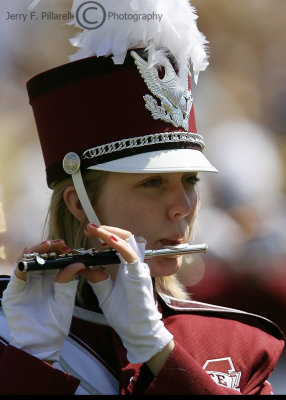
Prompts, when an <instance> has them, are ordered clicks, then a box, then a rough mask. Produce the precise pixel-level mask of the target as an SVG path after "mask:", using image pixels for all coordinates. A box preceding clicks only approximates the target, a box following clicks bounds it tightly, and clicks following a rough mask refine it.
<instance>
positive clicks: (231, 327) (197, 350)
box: [127, 316, 284, 395]
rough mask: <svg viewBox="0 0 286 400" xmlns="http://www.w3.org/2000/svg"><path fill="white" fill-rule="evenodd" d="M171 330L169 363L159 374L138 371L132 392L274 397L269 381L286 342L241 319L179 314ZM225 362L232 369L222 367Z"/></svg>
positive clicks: (144, 369) (146, 369) (174, 319)
mask: <svg viewBox="0 0 286 400" xmlns="http://www.w3.org/2000/svg"><path fill="white" fill-rule="evenodd" d="M190 318H191V319H190ZM168 328H169V329H170V330H171V332H172V333H173V334H174V342H175V348H174V349H173V351H172V352H171V354H170V355H169V357H168V359H167V361H166V362H165V364H164V365H163V367H162V368H161V370H160V371H159V373H158V375H157V376H153V375H152V374H151V372H150V371H149V369H148V367H147V366H146V365H142V366H141V367H140V368H139V367H138V368H137V369H136V372H135V373H134V376H133V378H132V379H131V380H130V382H129V383H128V384H127V393H130V394H161V395H163V394H170V395H171V394H189V395H192V394H193V395H223V394H230V395H231V394H233V395H239V394H243V395H246V394H271V393H272V387H271V385H270V384H269V383H268V381H267V380H268V378H269V376H270V375H271V373H272V371H273V369H274V367H275V365H276V363H277V361H278V359H279V357H280V355H281V352H282V350H283V347H284V340H283V339H282V338H280V339H279V338H276V337H274V336H272V335H270V334H268V333H266V332H264V331H262V330H261V329H258V328H254V327H252V326H248V325H246V324H243V323H240V322H237V321H232V320H227V319H221V318H210V317H200V316H196V317H195V316H192V317H191V316H190V317H180V316H173V317H172V320H171V322H170V321H169V323H168ZM223 360H224V362H227V367H224V368H222V364H221V362H222V361H223ZM230 361H231V363H232V364H231V365H230V364H229V362H230ZM210 362H214V363H213V364H210ZM218 362H219V363H220V365H219V366H218ZM210 365H211V367H209V366H210Z"/></svg>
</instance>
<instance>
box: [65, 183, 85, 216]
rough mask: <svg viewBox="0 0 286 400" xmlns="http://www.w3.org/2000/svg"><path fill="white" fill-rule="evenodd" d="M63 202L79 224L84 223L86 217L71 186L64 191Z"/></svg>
mask: <svg viewBox="0 0 286 400" xmlns="http://www.w3.org/2000/svg"><path fill="white" fill-rule="evenodd" d="M63 197H64V201H65V203H66V206H67V208H68V209H69V211H70V212H71V213H72V215H73V216H74V217H75V218H76V219H77V220H78V221H80V222H82V221H84V220H85V218H86V216H85V212H84V210H83V208H82V205H81V203H80V201H79V198H78V195H77V193H76V190H75V188H74V186H73V185H71V186H68V187H67V188H66V189H65V191H64V195H63Z"/></svg>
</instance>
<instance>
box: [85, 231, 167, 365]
mask: <svg viewBox="0 0 286 400" xmlns="http://www.w3.org/2000/svg"><path fill="white" fill-rule="evenodd" d="M126 241H127V242H128V243H129V245H130V247H131V248H132V249H133V250H134V251H135V252H136V253H137V254H138V256H139V257H140V260H137V261H135V262H133V263H126V262H125V261H124V260H123V259H122V257H121V256H120V255H119V257H120V259H121V264H120V266H119V268H118V273H117V276H116V279H115V282H113V281H112V280H111V278H110V277H108V278H107V279H106V280H104V281H101V282H98V283H92V282H89V284H90V285H91V287H92V289H93V291H94V293H95V294H96V296H97V298H98V301H99V305H100V307H101V309H102V311H103V312H104V315H105V317H106V319H107V321H108V323H109V324H110V326H111V327H112V328H113V329H114V330H115V331H116V332H117V333H118V335H119V336H120V338H121V340H122V342H123V345H124V346H125V348H126V349H127V358H128V360H129V361H130V362H132V363H134V364H136V363H142V362H146V361H148V360H149V359H150V358H151V357H152V356H154V355H155V354H156V353H158V352H159V351H161V350H163V348H164V347H165V346H166V345H167V344H168V343H169V342H170V341H171V340H172V339H173V335H172V334H171V333H170V332H169V331H168V330H167V329H166V328H165V326H164V324H163V322H162V320H161V317H162V315H161V314H160V313H159V312H158V309H157V306H156V303H155V300H154V295H153V285H152V280H151V276H150V269H149V267H148V265H147V264H145V263H144V262H143V260H144V250H145V244H141V243H140V244H138V243H136V241H135V239H134V236H132V237H131V238H128V239H126Z"/></svg>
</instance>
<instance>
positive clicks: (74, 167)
mask: <svg viewBox="0 0 286 400" xmlns="http://www.w3.org/2000/svg"><path fill="white" fill-rule="evenodd" d="M63 168H64V170H65V172H66V173H67V174H69V175H71V177H72V180H73V184H74V187H75V190H76V193H77V195H78V198H79V201H80V202H81V205H82V208H83V210H84V212H85V214H86V216H87V219H88V221H89V222H90V223H92V224H96V225H100V222H99V219H98V218H97V216H96V214H95V211H94V209H93V207H92V205H91V203H90V200H89V198H88V195H87V193H86V190H85V186H84V183H83V180H82V176H81V172H80V157H79V156H78V154H76V153H68V154H66V156H65V157H64V159H63Z"/></svg>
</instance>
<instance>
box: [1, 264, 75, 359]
mask: <svg viewBox="0 0 286 400" xmlns="http://www.w3.org/2000/svg"><path fill="white" fill-rule="evenodd" d="M56 273H57V272H56V271H36V272H28V273H27V281H23V280H21V279H19V278H17V277H16V276H15V275H13V276H12V277H11V280H10V282H9V284H8V286H7V289H6V290H5V291H4V293H3V301H2V305H3V309H4V312H5V314H6V317H7V321H8V325H9V327H10V337H11V342H10V343H11V344H12V345H13V346H15V347H17V348H19V349H21V350H24V351H26V352H27V353H29V354H32V355H33V356H35V357H37V358H39V359H41V360H48V361H57V360H58V359H59V356H60V352H61V348H62V344H63V342H64V340H65V338H66V337H67V335H68V333H69V329H70V324H71V319H72V314H73V309H74V300H75V294H76V289H77V284H78V281H70V282H68V283H58V282H55V277H56Z"/></svg>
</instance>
